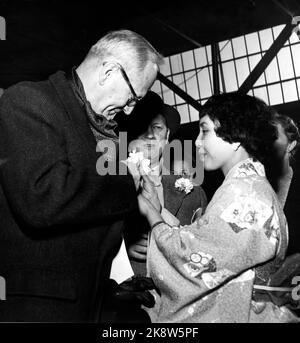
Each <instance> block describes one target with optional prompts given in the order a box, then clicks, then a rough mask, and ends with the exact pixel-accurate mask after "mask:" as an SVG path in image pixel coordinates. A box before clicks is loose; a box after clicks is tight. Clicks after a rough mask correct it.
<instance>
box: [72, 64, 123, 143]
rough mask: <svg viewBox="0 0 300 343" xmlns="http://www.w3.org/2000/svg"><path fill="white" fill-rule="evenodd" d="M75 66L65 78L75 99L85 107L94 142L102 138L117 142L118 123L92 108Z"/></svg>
mask: <svg viewBox="0 0 300 343" xmlns="http://www.w3.org/2000/svg"><path fill="white" fill-rule="evenodd" d="M75 68H76V67H73V68H72V69H71V71H70V73H69V74H68V75H67V79H68V81H69V82H70V84H71V87H72V89H73V91H74V93H75V95H76V97H77V99H78V100H79V102H80V103H81V105H82V106H83V107H84V109H85V112H86V114H87V118H88V122H89V126H90V128H91V130H92V132H93V135H94V137H95V139H96V142H99V141H100V140H104V139H111V140H112V141H114V142H115V143H118V142H119V137H118V136H117V135H116V133H115V131H114V130H115V129H116V127H117V125H118V124H117V122H116V121H114V120H108V119H107V118H105V117H104V116H103V115H102V114H98V113H96V112H95V111H94V110H93V109H92V106H91V104H90V102H89V101H88V100H87V98H86V95H85V91H84V88H83V84H82V82H81V80H80V78H79V76H78V74H77V73H76V70H75Z"/></svg>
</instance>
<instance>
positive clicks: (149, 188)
mask: <svg viewBox="0 0 300 343" xmlns="http://www.w3.org/2000/svg"><path fill="white" fill-rule="evenodd" d="M142 181H143V182H142V192H141V194H142V195H143V196H144V197H145V198H146V199H147V200H149V202H150V203H151V204H152V205H153V206H154V208H155V209H156V210H157V211H158V212H161V203H160V201H159V198H158V194H157V190H156V188H155V186H154V183H153V182H152V181H151V179H150V177H149V176H148V175H146V174H142Z"/></svg>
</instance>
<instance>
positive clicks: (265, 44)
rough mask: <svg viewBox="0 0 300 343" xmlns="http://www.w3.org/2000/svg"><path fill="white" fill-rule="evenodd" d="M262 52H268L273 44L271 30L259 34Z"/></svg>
mask: <svg viewBox="0 0 300 343" xmlns="http://www.w3.org/2000/svg"><path fill="white" fill-rule="evenodd" d="M259 36H260V42H261V48H262V50H268V49H269V48H270V46H271V45H272V44H273V36H272V31H271V29H266V30H262V31H260V32H259Z"/></svg>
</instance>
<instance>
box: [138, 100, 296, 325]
mask: <svg viewBox="0 0 300 343" xmlns="http://www.w3.org/2000/svg"><path fill="white" fill-rule="evenodd" d="M271 120H272V111H271V109H270V108H269V107H268V106H267V105H266V104H265V103H264V102H263V101H261V100H259V99H257V98H254V97H250V96H248V95H239V94H237V93H231V94H222V95H216V96H213V97H211V98H210V99H209V100H208V101H207V102H206V104H205V105H204V107H203V111H202V113H201V119H200V133H199V136H198V138H197V141H196V147H197V149H198V153H199V154H200V155H201V157H202V159H203V162H204V168H205V170H216V169H221V171H222V172H223V174H224V176H225V179H224V182H223V184H222V185H221V186H220V187H219V189H218V190H217V191H216V193H215V194H214V196H213V198H212V200H211V201H210V203H209V204H208V207H207V209H206V211H205V213H204V215H203V216H202V217H201V218H200V219H198V220H197V221H196V222H194V223H193V224H191V225H188V226H179V227H171V226H169V225H167V224H166V223H165V222H164V221H163V219H162V218H161V216H160V213H159V211H158V210H157V209H156V208H155V206H154V205H155V203H154V202H152V203H151V201H149V198H148V199H145V198H144V197H143V196H141V195H140V196H139V204H140V210H141V212H142V213H143V214H144V215H145V216H146V217H147V219H148V221H149V223H150V225H151V227H152V232H151V238H150V247H149V251H148V257H147V266H148V274H149V276H150V277H152V279H153V281H154V283H155V285H156V287H157V292H156V294H155V299H156V304H155V306H154V308H152V309H147V311H148V313H149V315H150V317H151V320H152V322H175V323H184V322H187V323H193V322H196V323H199V322H231V323H232V322H291V321H297V317H296V316H294V314H293V313H292V312H290V311H289V310H288V309H287V308H286V307H279V306H276V305H275V304H274V303H273V302H272V301H271V300H272V297H269V296H268V292H272V287H270V286H269V281H270V277H271V275H272V274H273V273H275V272H276V270H277V269H278V268H279V267H280V266H281V264H282V263H283V261H284V258H285V253H286V249H287V244H288V232H287V223H286V220H285V216H284V214H283V211H282V207H281V206H280V204H279V202H278V198H277V197H276V194H275V193H274V191H273V189H272V187H271V186H270V184H269V182H268V181H267V179H266V176H265V171H264V165H263V163H264V162H265V161H266V160H267V158H268V156H269V155H270V151H271V149H272V147H273V144H274V141H275V139H276V128H275V127H274V125H272V122H271ZM275 290H277V289H276V288H275Z"/></svg>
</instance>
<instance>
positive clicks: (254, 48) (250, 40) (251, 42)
mask: <svg viewBox="0 0 300 343" xmlns="http://www.w3.org/2000/svg"><path fill="white" fill-rule="evenodd" d="M245 38H246V44H247V50H248V54H255V53H257V52H260V46H259V40H258V34H257V32H254V33H250V34H249V35H246V36H245Z"/></svg>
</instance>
